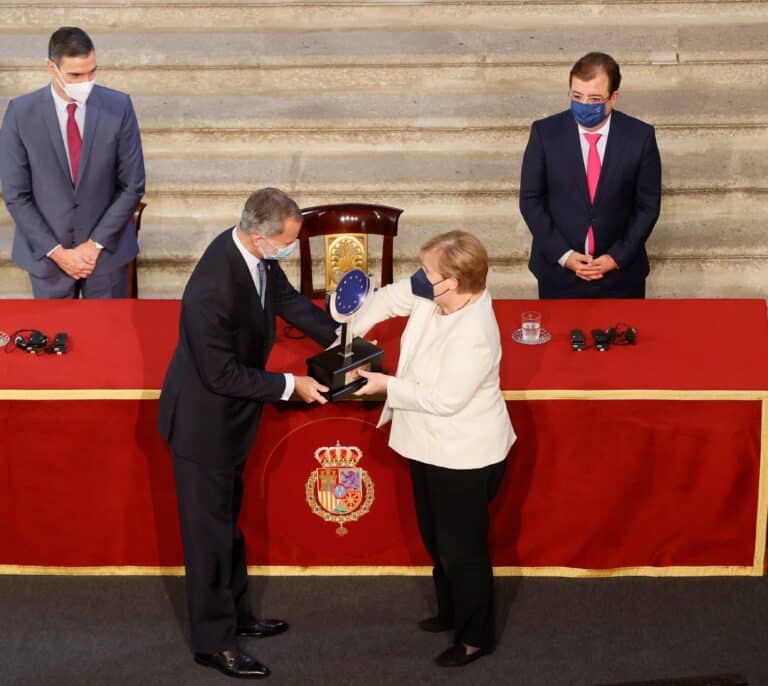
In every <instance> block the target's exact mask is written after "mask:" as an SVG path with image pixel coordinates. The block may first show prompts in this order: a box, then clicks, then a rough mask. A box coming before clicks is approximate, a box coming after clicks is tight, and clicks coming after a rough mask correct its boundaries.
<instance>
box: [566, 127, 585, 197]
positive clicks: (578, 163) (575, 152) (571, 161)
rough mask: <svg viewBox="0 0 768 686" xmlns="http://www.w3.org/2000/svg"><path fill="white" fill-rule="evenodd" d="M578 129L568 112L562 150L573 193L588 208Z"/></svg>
mask: <svg viewBox="0 0 768 686" xmlns="http://www.w3.org/2000/svg"><path fill="white" fill-rule="evenodd" d="M579 136H580V134H579V127H578V124H576V120H575V119H574V118H573V115H572V114H571V113H570V112H568V117H567V119H566V125H565V138H564V140H563V150H565V155H566V164H567V165H568V168H569V174H570V177H571V178H572V179H574V180H575V184H574V192H575V193H576V195H577V196H578V197H579V199H580V200H581V201H582V202H583V203H585V204H586V205H587V206H589V188H588V187H587V172H586V169H585V168H584V155H583V154H582V152H581V140H580V139H579Z"/></svg>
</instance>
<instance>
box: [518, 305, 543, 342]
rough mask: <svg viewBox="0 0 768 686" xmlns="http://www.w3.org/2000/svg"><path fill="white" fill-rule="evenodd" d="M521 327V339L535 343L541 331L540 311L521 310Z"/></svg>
mask: <svg viewBox="0 0 768 686" xmlns="http://www.w3.org/2000/svg"><path fill="white" fill-rule="evenodd" d="M520 319H521V321H522V328H523V340H524V341H525V342H526V343H535V342H536V341H538V340H539V334H540V333H541V313H540V312H532V311H531V312H523V314H522V315H521V316H520Z"/></svg>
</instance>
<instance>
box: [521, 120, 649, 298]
mask: <svg viewBox="0 0 768 686" xmlns="http://www.w3.org/2000/svg"><path fill="white" fill-rule="evenodd" d="M660 207H661V160H660V159H659V150H658V147H657V146H656V136H655V133H654V129H653V127H652V126H650V125H648V124H646V123H644V122H642V121H640V120H639V119H634V118H633V117H629V116H627V115H626V114H623V113H621V112H617V111H616V110H614V111H613V113H612V114H611V128H610V132H609V134H608V141H607V143H606V148H605V154H604V157H603V164H602V169H601V172H600V182H599V184H598V186H597V191H596V193H595V201H594V204H592V203H591V202H590V200H589V191H588V189H587V175H586V171H585V169H584V158H583V156H582V153H581V146H580V143H579V132H578V126H577V124H576V121H575V119H574V118H573V115H572V114H571V113H570V111H568V110H567V111H565V112H561V113H559V114H556V115H554V116H551V117H548V118H546V119H541V120H539V121H536V122H534V123H533V126H532V127H531V135H530V139H529V141H528V146H527V148H526V150H525V155H524V157H523V167H522V175H521V180H520V211H521V212H522V215H523V218H524V219H525V221H526V223H527V224H528V228H529V229H530V230H531V233H532V234H533V245H532V248H531V258H530V263H529V267H530V269H531V271H532V272H533V273H534V274H535V276H536V278H537V279H538V280H539V282H540V284H541V283H546V284H549V285H552V286H554V287H556V288H559V289H568V288H569V287H570V286H574V287H575V286H577V285H580V284H582V283H585V282H582V281H581V280H580V279H579V278H578V277H577V276H576V275H575V274H574V273H573V272H572V271H570V270H569V269H564V268H563V267H561V266H560V265H559V264H558V259H559V258H560V257H561V256H562V255H563V254H564V253H565V252H567V251H568V250H576V251H577V252H581V253H583V252H584V239H585V238H586V235H587V230H588V229H589V227H590V226H592V227H593V230H594V235H595V257H599V256H600V255H604V254H606V253H607V254H609V255H610V256H611V257H613V259H614V260H616V262H617V264H618V265H619V270H614V271H612V272H609V273H608V274H606V275H605V276H604V277H603V279H602V281H603V283H602V284H600V287H601V289H602V292H606V291H607V290H609V289H610V287H611V285H615V286H616V287H617V288H619V287H623V286H626V285H628V284H630V283H638V282H641V283H642V282H644V280H645V277H646V276H647V275H648V272H649V265H648V255H647V253H646V251H645V242H646V240H647V239H648V236H649V235H650V234H651V231H652V230H653V227H654V225H655V224H656V220H657V219H658V217H659V210H660ZM593 283H596V282H593Z"/></svg>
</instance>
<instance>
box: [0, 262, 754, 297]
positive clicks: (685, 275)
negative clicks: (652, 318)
mask: <svg viewBox="0 0 768 686" xmlns="http://www.w3.org/2000/svg"><path fill="white" fill-rule="evenodd" d="M193 266H194V265H193V263H165V264H159V263H148V264H147V263H145V262H143V261H140V263H139V289H140V294H141V297H142V298H179V297H181V293H182V291H183V289H184V285H185V284H186V282H187V279H188V278H189V275H190V273H191V271H192V268H193ZM418 267H419V262H418V261H417V260H412V261H409V262H404V261H400V262H398V263H397V265H396V268H395V279H400V278H405V277H407V276H408V275H409V274H412V273H413V272H414V271H415V270H416V269H418ZM286 271H287V274H288V276H289V278H290V280H291V282H292V283H294V284H298V273H297V271H296V269H287V270H286ZM488 287H489V289H490V290H491V293H492V294H493V296H494V297H497V298H535V297H536V281H535V279H534V278H533V276H532V275H531V274H530V272H529V271H528V268H527V265H526V263H525V261H524V260H517V261H514V262H511V263H505V264H499V263H494V264H492V265H491V269H490V272H489V277H488ZM767 291H768V259H766V258H762V259H755V258H749V259H743V258H738V257H735V258H729V257H724V258H716V259H701V258H695V259H686V260H681V259H664V258H661V259H659V258H656V259H654V260H653V264H652V271H651V275H650V277H649V278H648V297H651V298H763V297H765V293H766V292H767ZM0 293H2V295H3V297H4V298H18V297H31V290H30V288H29V280H28V278H27V275H26V273H25V272H23V271H22V270H20V269H18V268H17V267H15V266H14V265H12V264H8V263H5V262H0Z"/></svg>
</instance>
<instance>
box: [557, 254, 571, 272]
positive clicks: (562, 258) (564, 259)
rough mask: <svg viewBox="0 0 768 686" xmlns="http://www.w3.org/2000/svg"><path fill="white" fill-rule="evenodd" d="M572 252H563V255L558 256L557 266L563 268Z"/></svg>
mask: <svg viewBox="0 0 768 686" xmlns="http://www.w3.org/2000/svg"><path fill="white" fill-rule="evenodd" d="M572 252H573V250H568V251H566V252H564V253H563V254H562V255H561V256H560V259H559V260H558V261H557V262H558V264H559V265H560V266H561V267H563V268H565V263H566V262H567V261H568V258H569V257H570V256H571V253H572Z"/></svg>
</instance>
